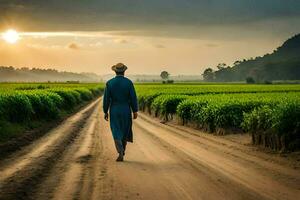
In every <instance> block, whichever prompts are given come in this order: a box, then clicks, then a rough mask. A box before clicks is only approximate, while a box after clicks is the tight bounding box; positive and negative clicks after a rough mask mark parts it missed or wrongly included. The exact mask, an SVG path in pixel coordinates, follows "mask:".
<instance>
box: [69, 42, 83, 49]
mask: <svg viewBox="0 0 300 200" xmlns="http://www.w3.org/2000/svg"><path fill="white" fill-rule="evenodd" d="M68 48H69V49H72V50H78V49H80V47H79V46H78V44H76V43H71V44H69V45H68Z"/></svg>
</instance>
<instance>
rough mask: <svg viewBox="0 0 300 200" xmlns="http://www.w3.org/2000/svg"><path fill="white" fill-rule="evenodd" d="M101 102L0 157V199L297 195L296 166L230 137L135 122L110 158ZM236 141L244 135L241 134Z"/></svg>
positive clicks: (148, 121) (145, 120)
mask: <svg viewBox="0 0 300 200" xmlns="http://www.w3.org/2000/svg"><path fill="white" fill-rule="evenodd" d="M102 118H103V114H102V110H101V100H100V99H98V100H97V101H95V102H93V103H92V104H90V105H89V106H87V107H86V108H84V109H83V110H81V111H80V112H78V113H76V114H75V115H74V116H72V117H70V118H68V119H67V120H65V121H64V122H63V123H62V124H61V125H60V126H58V127H57V128H55V129H53V130H52V131H50V132H49V133H47V134H46V135H45V136H44V137H42V138H40V139H39V140H37V141H35V142H34V143H33V144H31V145H29V146H27V147H26V148H24V149H23V150H21V151H19V152H17V153H15V154H14V155H12V156H10V158H9V159H6V160H2V161H1V162H0V170H1V171H0V199H39V200H42V199H84V200H86V199H95V200H99V199H117V200H120V199H155V200H158V199H197V200H198V199H231V200H234V199H243V200H244V199H299V197H300V173H299V172H300V170H299V168H295V167H294V168H293V167H291V164H290V162H289V160H287V159H286V158H282V157H279V156H277V155H267V154H266V153H262V152H255V151H254V149H253V147H251V146H249V145H245V144H243V142H236V141H234V140H233V139H232V138H230V137H216V136H212V135H208V134H204V133H201V132H200V131H196V130H193V129H190V128H186V127H180V126H176V125H164V124H160V123H159V121H158V120H156V119H152V118H150V117H148V116H145V115H142V114H141V115H140V118H139V119H138V120H136V121H135V122H134V137H135V138H134V140H135V142H134V144H129V146H128V150H127V152H126V158H125V159H126V161H125V162H123V163H116V162H115V158H116V156H117V155H116V152H115V148H114V145H113V140H112V136H111V133H110V129H109V124H108V123H107V122H105V121H104V120H103V119H102ZM241 141H242V140H241Z"/></svg>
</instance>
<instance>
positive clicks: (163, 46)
mask: <svg viewBox="0 0 300 200" xmlns="http://www.w3.org/2000/svg"><path fill="white" fill-rule="evenodd" d="M154 47H155V48H158V49H164V48H166V46H165V45H163V44H156V45H154Z"/></svg>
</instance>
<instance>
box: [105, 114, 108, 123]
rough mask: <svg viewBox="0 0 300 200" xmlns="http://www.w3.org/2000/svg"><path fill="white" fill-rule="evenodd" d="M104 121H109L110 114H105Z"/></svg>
mask: <svg viewBox="0 0 300 200" xmlns="http://www.w3.org/2000/svg"><path fill="white" fill-rule="evenodd" d="M104 119H105V121H108V113H105V114H104Z"/></svg>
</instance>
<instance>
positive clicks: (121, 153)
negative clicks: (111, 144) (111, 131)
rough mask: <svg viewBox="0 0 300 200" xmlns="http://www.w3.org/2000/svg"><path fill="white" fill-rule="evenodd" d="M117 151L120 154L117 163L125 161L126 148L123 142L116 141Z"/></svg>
mask: <svg viewBox="0 0 300 200" xmlns="http://www.w3.org/2000/svg"><path fill="white" fill-rule="evenodd" d="M115 145H116V149H117V151H118V153H119V157H118V158H117V161H123V155H124V147H123V143H122V141H121V140H115Z"/></svg>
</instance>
